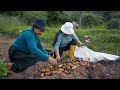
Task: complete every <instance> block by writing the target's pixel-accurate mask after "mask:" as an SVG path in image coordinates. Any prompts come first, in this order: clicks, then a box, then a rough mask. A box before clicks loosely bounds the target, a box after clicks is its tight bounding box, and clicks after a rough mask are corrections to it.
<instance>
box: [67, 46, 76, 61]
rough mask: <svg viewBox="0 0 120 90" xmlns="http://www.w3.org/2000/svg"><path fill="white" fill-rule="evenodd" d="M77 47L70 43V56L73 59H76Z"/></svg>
mask: <svg viewBox="0 0 120 90" xmlns="http://www.w3.org/2000/svg"><path fill="white" fill-rule="evenodd" d="M75 48H76V45H70V50H69V56H70V58H71V59H72V60H75V58H74V51H75Z"/></svg>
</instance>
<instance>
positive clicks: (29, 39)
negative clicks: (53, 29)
mask: <svg viewBox="0 0 120 90" xmlns="http://www.w3.org/2000/svg"><path fill="white" fill-rule="evenodd" d="M26 34H27V35H26ZM24 38H25V40H26V43H27V45H28V48H29V50H30V51H31V53H32V54H33V55H34V56H36V57H37V58H39V59H40V60H41V61H47V60H48V58H49V55H48V54H45V53H44V52H42V50H40V49H39V48H37V44H36V39H35V35H34V34H33V33H30V32H27V33H25V34H24Z"/></svg>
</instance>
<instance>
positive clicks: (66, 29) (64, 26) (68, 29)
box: [61, 22, 74, 34]
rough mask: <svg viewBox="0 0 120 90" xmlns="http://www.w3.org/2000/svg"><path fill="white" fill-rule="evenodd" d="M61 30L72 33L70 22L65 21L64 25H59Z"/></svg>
mask: <svg viewBox="0 0 120 90" xmlns="http://www.w3.org/2000/svg"><path fill="white" fill-rule="evenodd" d="M61 31H62V32H63V33H65V34H73V33H74V30H73V24H72V23H70V22H66V23H65V24H64V25H62V26H61Z"/></svg>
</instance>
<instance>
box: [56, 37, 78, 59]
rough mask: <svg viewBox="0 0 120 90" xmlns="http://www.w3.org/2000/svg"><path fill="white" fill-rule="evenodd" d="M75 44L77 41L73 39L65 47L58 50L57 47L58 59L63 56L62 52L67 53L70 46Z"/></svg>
mask: <svg viewBox="0 0 120 90" xmlns="http://www.w3.org/2000/svg"><path fill="white" fill-rule="evenodd" d="M76 44H77V41H76V40H75V39H73V40H72V41H71V42H70V43H68V44H67V45H66V46H65V47H62V48H60V47H59V54H60V57H61V56H62V54H63V51H67V50H69V49H70V45H76ZM54 58H56V54H55V52H54Z"/></svg>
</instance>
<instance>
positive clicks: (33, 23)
mask: <svg viewBox="0 0 120 90" xmlns="http://www.w3.org/2000/svg"><path fill="white" fill-rule="evenodd" d="M31 24H32V25H34V26H37V27H38V28H40V29H42V30H45V28H41V27H39V25H37V24H36V23H35V22H32V23H31Z"/></svg>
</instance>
